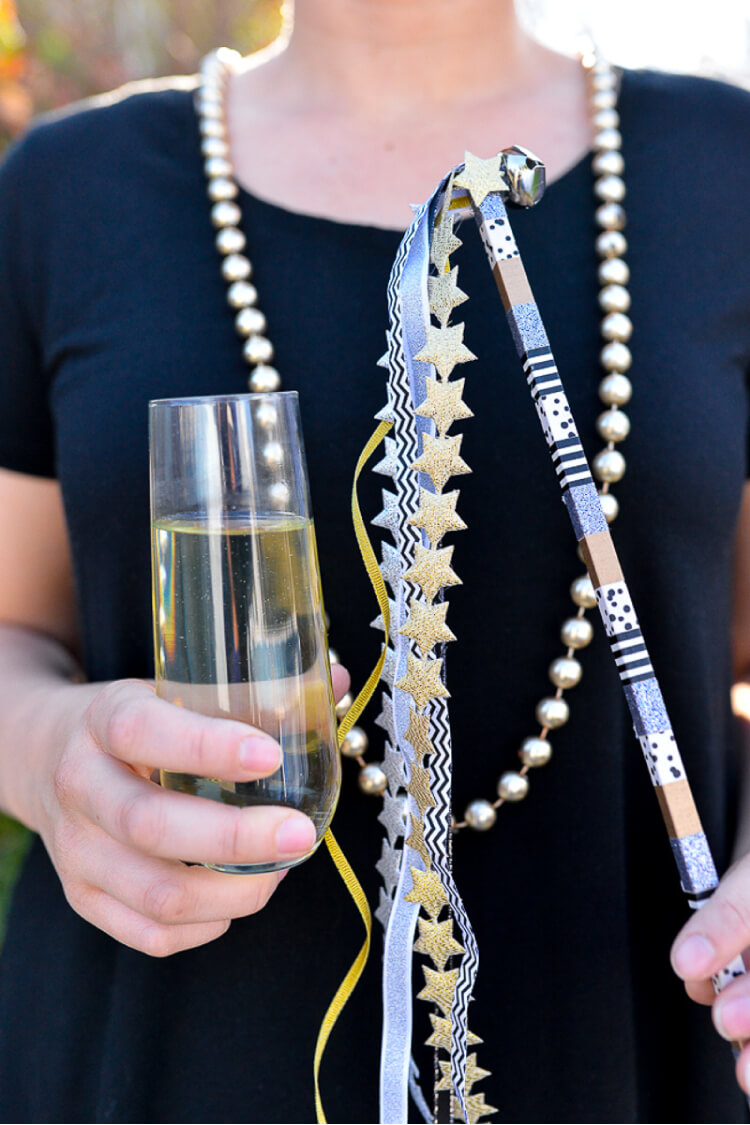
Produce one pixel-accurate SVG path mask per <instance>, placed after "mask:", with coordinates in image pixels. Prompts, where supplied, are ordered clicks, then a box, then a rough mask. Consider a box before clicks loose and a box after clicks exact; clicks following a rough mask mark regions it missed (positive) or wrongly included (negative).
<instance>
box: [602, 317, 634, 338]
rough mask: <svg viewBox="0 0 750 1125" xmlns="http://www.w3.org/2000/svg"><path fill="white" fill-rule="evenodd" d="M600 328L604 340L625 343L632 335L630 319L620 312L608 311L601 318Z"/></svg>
mask: <svg viewBox="0 0 750 1125" xmlns="http://www.w3.org/2000/svg"><path fill="white" fill-rule="evenodd" d="M601 328H602V336H603V337H604V339H605V340H616V341H618V342H619V343H621V344H627V342H628V340H629V339H630V337H631V336H632V335H633V322H632V320H631V319H630V317H629V316H625V314H624V313H620V312H612V313H608V315H607V316H605V317H604V319H603V320H602V324H601Z"/></svg>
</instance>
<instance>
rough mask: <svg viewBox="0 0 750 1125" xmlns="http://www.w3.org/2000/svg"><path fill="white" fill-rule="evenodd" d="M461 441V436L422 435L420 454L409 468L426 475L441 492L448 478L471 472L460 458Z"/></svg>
mask: <svg viewBox="0 0 750 1125" xmlns="http://www.w3.org/2000/svg"><path fill="white" fill-rule="evenodd" d="M462 440H463V435H462V434H456V436H455V437H446V438H439V437H431V436H430V435H429V434H423V435H422V453H421V455H420V456H419V457H418V458H417V460H416V461H415V462H414V464H413V465H410V466H409V468H410V469H413V470H414V472H416V473H427V475H428V476H429V477H430V478H431V480H432V483H433V484H434V485H435V488H436V489H437V490H438V492H442V490H443V489H444V488H445V485H446V482H447V481H448V478H449V477H457V476H461V475H462V474H463V473H470V472H471V469H470V468H469V466H468V465H467V464H466V462H465V461H464V460H463V458H462V457H461V441H462Z"/></svg>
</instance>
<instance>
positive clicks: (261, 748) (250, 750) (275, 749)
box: [239, 735, 281, 773]
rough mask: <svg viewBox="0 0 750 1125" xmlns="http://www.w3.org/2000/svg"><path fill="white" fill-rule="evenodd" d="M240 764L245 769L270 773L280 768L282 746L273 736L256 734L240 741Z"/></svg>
mask: <svg viewBox="0 0 750 1125" xmlns="http://www.w3.org/2000/svg"><path fill="white" fill-rule="evenodd" d="M239 759H240V765H241V766H242V768H243V769H246V770H253V771H254V772H258V773H268V772H269V771H271V770H276V769H278V768H279V765H280V763H281V747H280V746H279V744H278V742H274V741H273V739H272V738H263V737H262V736H260V737H259V736H257V735H256V736H254V737H253V738H246V739H244V741H242V742H241V743H240V748H239Z"/></svg>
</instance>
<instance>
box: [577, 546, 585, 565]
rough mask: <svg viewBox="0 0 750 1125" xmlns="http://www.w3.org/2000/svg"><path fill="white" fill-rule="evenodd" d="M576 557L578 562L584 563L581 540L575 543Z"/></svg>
mask: <svg viewBox="0 0 750 1125" xmlns="http://www.w3.org/2000/svg"><path fill="white" fill-rule="evenodd" d="M576 558H577V559H578V561H579V562H582V563H583V565H584V566H585V565H586V559H585V557H584V554H583V542H581V543H577V544H576Z"/></svg>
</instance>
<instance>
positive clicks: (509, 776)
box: [497, 770, 529, 802]
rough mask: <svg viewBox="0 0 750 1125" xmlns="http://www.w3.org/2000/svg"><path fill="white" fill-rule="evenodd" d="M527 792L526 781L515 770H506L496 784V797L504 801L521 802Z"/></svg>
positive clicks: (527, 785) (527, 783)
mask: <svg viewBox="0 0 750 1125" xmlns="http://www.w3.org/2000/svg"><path fill="white" fill-rule="evenodd" d="M528 791H529V782H528V779H527V778H525V777H524V776H523V774H521V773H516V771H515V770H507V771H506V772H505V773H504V774H502V775H501V777H500V780H499V781H498V783H497V795H498V797H502V799H503V800H504V801H511V802H512V801H522V800H523V799H524V797H525V796H526V794H527V793H528Z"/></svg>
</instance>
